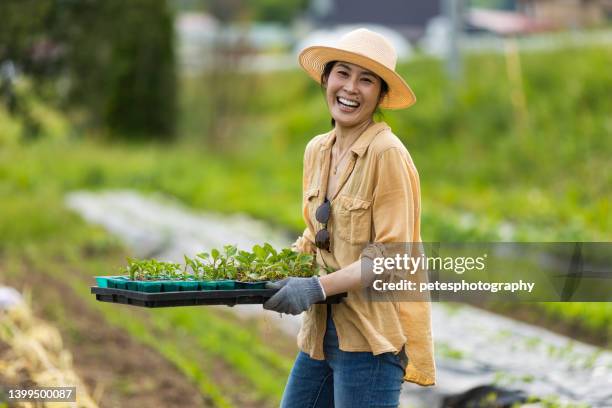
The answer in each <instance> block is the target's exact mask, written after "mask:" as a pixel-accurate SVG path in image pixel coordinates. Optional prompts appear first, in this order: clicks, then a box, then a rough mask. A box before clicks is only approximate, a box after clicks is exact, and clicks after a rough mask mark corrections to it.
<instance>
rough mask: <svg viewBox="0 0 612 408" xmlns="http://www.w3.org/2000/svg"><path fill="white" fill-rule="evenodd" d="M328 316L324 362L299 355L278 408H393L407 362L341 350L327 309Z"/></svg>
mask: <svg viewBox="0 0 612 408" xmlns="http://www.w3.org/2000/svg"><path fill="white" fill-rule="evenodd" d="M327 316H328V317H327V330H326V331H325V340H324V343H323V349H324V352H325V360H315V359H312V358H310V356H309V355H308V354H306V353H304V352H303V351H300V352H299V354H298V356H297V358H296V360H295V364H294V365H293V369H292V370H291V374H289V380H288V381H287V386H286V387H285V392H284V394H283V399H282V402H281V408H333V407H335V408H366V407H367V408H370V407H372V408H373V407H394V408H396V407H397V406H398V405H399V395H400V389H401V386H402V381H403V377H404V369H405V366H406V365H405V364H406V363H407V361H404V360H403V359H401V358H400V355H399V354H393V353H383V354H379V355H376V356H375V355H374V354H372V353H371V352H349V351H342V350H340V349H339V348H338V336H337V334H336V327H335V326H334V322H333V320H332V319H331V314H330V313H329V309H328V314H327ZM401 354H404V353H403V351H402V353H401Z"/></svg>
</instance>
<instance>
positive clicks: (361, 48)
mask: <svg viewBox="0 0 612 408" xmlns="http://www.w3.org/2000/svg"><path fill="white" fill-rule="evenodd" d="M298 58H299V62H300V65H301V67H302V68H304V70H305V71H306V72H307V73H308V75H310V76H311V77H312V79H314V80H315V81H317V82H319V83H320V82H321V74H322V73H323V69H324V68H325V64H326V63H328V62H330V61H345V62H350V63H352V64H356V65H359V66H361V67H363V68H366V69H368V70H370V71H372V72H374V73H375V74H377V75H378V76H379V77H381V78H382V79H383V80H384V81H385V82H386V83H387V85H389V92H388V93H387V95H386V96H385V97H384V98H383V100H382V102H381V103H380V107H381V108H386V109H402V108H407V107H409V106H410V105H412V104H414V103H415V102H416V96H414V93H413V92H412V89H410V87H409V86H408V84H407V83H406V81H404V80H403V79H402V77H400V76H399V75H398V74H397V72H395V64H396V62H397V53H396V52H395V49H394V48H393V46H392V45H391V43H390V42H389V41H388V40H387V39H386V38H385V37H383V36H382V35H380V34H378V33H375V32H374V31H370V30H367V29H365V28H359V29H357V30H354V31H351V32H349V33H347V34H345V35H344V36H342V38H340V40H339V41H338V42H337V44H336V46H335V47H328V46H323V45H315V46H312V47H308V48H305V49H303V50H302V52H301V53H300V55H299V57H298Z"/></svg>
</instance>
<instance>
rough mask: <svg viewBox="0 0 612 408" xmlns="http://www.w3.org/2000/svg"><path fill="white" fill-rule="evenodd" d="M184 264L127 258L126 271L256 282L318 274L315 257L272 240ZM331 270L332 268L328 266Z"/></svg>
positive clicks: (139, 276)
mask: <svg viewBox="0 0 612 408" xmlns="http://www.w3.org/2000/svg"><path fill="white" fill-rule="evenodd" d="M184 260H185V265H184V266H183V268H182V269H181V266H180V265H179V264H175V263H171V262H160V261H157V260H155V259H149V260H138V259H134V258H128V266H127V267H125V269H124V270H123V272H125V273H127V274H128V275H129V277H130V279H131V280H191V279H196V280H239V281H241V282H257V281H265V280H280V279H284V278H287V277H290V276H296V277H309V276H313V275H316V274H317V270H318V267H317V265H316V262H315V257H314V256H313V255H311V254H303V253H298V252H295V251H293V250H291V249H290V248H283V249H282V250H280V251H277V250H276V249H274V247H272V245H270V244H269V243H267V242H266V243H264V244H263V246H262V245H255V246H253V248H252V250H251V252H249V251H243V250H240V251H239V250H238V248H237V247H236V245H225V246H224V247H223V251H220V250H218V249H216V248H214V249H212V250H211V251H210V253H208V252H201V253H199V254H197V255H196V256H195V257H194V258H190V257H189V256H187V255H185V256H184ZM328 272H330V270H329V268H328Z"/></svg>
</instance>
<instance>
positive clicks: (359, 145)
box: [321, 122, 390, 156]
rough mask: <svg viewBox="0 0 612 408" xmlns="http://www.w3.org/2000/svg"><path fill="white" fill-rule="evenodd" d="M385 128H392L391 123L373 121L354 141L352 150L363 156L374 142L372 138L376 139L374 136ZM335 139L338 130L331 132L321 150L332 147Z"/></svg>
mask: <svg viewBox="0 0 612 408" xmlns="http://www.w3.org/2000/svg"><path fill="white" fill-rule="evenodd" d="M385 129H390V128H389V125H387V124H386V123H385V122H378V123H373V124H372V125H371V126H370V127H369V128H367V129H366V130H365V131H364V132H363V133H362V134H361V136H359V138H358V139H357V140H356V141H355V143H353V145H352V146H351V150H352V151H353V152H354V153H355V154H356V155H357V156H363V154H364V153H365V152H366V150H368V147H369V146H370V143H372V140H374V137H375V136H376V135H377V134H379V133H380V132H382V131H383V130H385ZM335 140H336V132H334V131H333V130H332V131H331V132H329V134H328V135H327V137H326V139H325V141H324V142H323V144H322V145H321V150H327V149H330V148H331V147H332V145H333V144H334V141H335Z"/></svg>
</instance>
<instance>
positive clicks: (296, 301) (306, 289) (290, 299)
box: [263, 276, 325, 315]
mask: <svg viewBox="0 0 612 408" xmlns="http://www.w3.org/2000/svg"><path fill="white" fill-rule="evenodd" d="M266 288H267V289H279V291H278V292H276V293H275V294H274V296H272V297H271V298H270V299H268V300H267V301H266V302H265V303H264V304H263V307H264V309H267V310H274V311H276V312H279V313H286V314H291V315H298V314H300V313H302V312H303V311H305V310H306V309H308V308H309V307H310V305H312V304H313V303H317V302H320V301H323V300H325V293H324V292H323V288H322V287H321V283H320V282H319V277H318V276H313V277H311V278H285V279H283V280H281V281H278V282H269V283H267V284H266Z"/></svg>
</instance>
